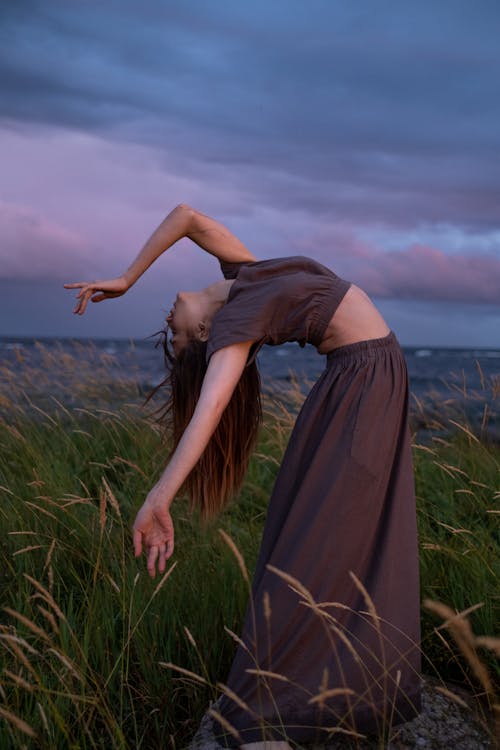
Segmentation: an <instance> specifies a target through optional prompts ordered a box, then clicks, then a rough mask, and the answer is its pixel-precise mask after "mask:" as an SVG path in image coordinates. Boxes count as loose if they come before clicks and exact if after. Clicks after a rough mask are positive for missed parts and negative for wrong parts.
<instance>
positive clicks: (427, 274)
mask: <svg viewBox="0 0 500 750" xmlns="http://www.w3.org/2000/svg"><path fill="white" fill-rule="evenodd" d="M293 250H294V252H298V253H304V254H306V255H311V256H313V257H316V258H317V259H318V260H320V261H322V262H323V263H325V264H326V265H328V266H329V267H330V268H331V269H332V270H333V271H335V272H336V273H338V275H339V276H343V277H344V278H346V279H349V280H350V281H352V282H353V283H355V284H358V285H359V286H360V287H362V288H363V289H364V290H365V291H366V292H367V293H368V294H370V295H371V296H373V297H381V298H388V299H400V300H402V299H408V300H422V301H436V302H461V303H478V304H492V305H500V257H498V256H497V255H494V254H492V253H490V254H488V253H484V252H481V253H472V252H451V253H447V252H444V251H443V250H441V249H439V248H435V247H431V246H428V245H423V244H412V245H410V246H408V247H406V248H402V249H398V250H394V249H391V250H384V249H381V248H379V247H377V246H375V245H374V244H371V243H369V242H367V241H366V240H364V239H362V238H360V237H359V236H358V235H357V234H356V231H355V229H353V228H352V227H349V226H338V227H330V228H329V229H328V230H326V229H323V230H322V231H321V232H318V233H316V234H311V235H310V236H303V237H302V238H300V239H298V240H296V241H295V243H294V245H293Z"/></svg>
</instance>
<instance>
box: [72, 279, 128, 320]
mask: <svg viewBox="0 0 500 750" xmlns="http://www.w3.org/2000/svg"><path fill="white" fill-rule="evenodd" d="M64 288H65V289H80V291H79V292H78V294H77V295H76V299H77V303H76V307H75V309H74V310H73V312H74V313H77V314H78V315H83V313H84V312H85V308H86V307H87V303H88V301H89V299H91V300H92V302H102V300H103V299H111V298H113V297H121V295H122V294H125V292H126V291H127V289H128V288H129V284H128V282H127V280H126V279H125V277H124V276H119V277H118V278H116V279H109V280H107V281H77V282H75V283H73V284H64Z"/></svg>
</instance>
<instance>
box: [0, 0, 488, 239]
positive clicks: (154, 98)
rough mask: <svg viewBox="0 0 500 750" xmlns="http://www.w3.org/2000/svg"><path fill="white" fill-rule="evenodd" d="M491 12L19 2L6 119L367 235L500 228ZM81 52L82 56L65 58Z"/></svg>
mask: <svg viewBox="0 0 500 750" xmlns="http://www.w3.org/2000/svg"><path fill="white" fill-rule="evenodd" d="M499 14H500V8H499V7H498V6H497V5H495V4H493V3H490V4H488V10H487V12H484V13H478V12H477V10H476V9H475V8H474V7H472V6H469V5H468V4H466V3H461V2H458V3H446V2H444V3H440V4H439V7H434V6H432V7H431V6H427V5H426V4H420V5H418V6H414V7H411V8H409V7H408V6H407V5H406V4H403V5H401V6H395V5H394V4H393V3H384V2H381V3H379V4H378V5H377V13H376V14H375V13H373V12H371V11H369V10H360V9H359V7H355V6H354V5H353V6H351V5H350V4H346V3H334V2H322V1H321V0H317V2H316V3H315V12H314V13H311V12H310V9H309V6H308V5H307V4H304V3H302V2H299V1H296V2H295V1H294V0H286V2H285V1H284V0H283V1H278V0H277V1H276V2H274V3H272V4H269V3H267V2H265V0H255V2H254V3H252V4H250V5H247V4H245V3H231V2H227V1H223V0H212V2H210V3H206V2H201V0H200V1H199V2H198V1H197V0H192V2H190V3H188V4H185V3H181V2H177V3H176V2H172V3H168V4H159V3H157V4H147V5H142V6H141V5H138V4H136V3H132V2H128V1H127V0H123V2H121V3H109V4H102V3H97V2H89V3H85V7H83V6H79V5H78V4H76V5H75V4H68V3H66V2H62V0H59V1H58V0H55V1H54V2H52V3H50V4H49V5H47V4H46V3H42V2H32V3H31V9H30V13H29V15H28V14H26V13H21V12H20V11H19V10H18V9H16V6H15V5H14V4H12V6H11V8H9V10H7V11H5V12H4V16H3V19H2V26H3V31H2V32H0V42H1V44H0V65H1V66H2V67H3V70H4V76H3V78H4V80H6V82H7V86H6V87H5V88H4V91H3V96H2V103H1V112H2V114H3V116H4V118H6V119H10V120H11V121H15V122H19V121H23V122H28V123H32V124H33V123H34V124H40V123H48V124H52V125H53V124H57V125H59V126H61V125H62V126H66V127H70V128H76V129H84V130H86V131H87V132H94V133H99V134H106V136H107V137H110V138H114V139H117V140H122V141H128V142H130V141H133V142H135V143H138V144H143V145H144V144H148V145H151V146H154V147H156V148H157V149H158V152H159V157H158V158H159V160H161V163H162V165H163V168H164V169H165V170H169V171H171V170H172V169H174V170H176V171H177V172H178V174H181V173H182V174H183V175H185V176H188V177H191V178H192V179H195V180H198V181H202V180H204V181H205V183H207V184H208V183H211V184H212V185H214V184H216V183H218V184H219V185H220V184H223V181H224V180H227V179H228V173H230V172H232V177H231V181H232V184H233V186H234V187H235V188H236V189H237V190H238V191H240V192H242V193H244V194H246V195H248V196H249V197H250V198H251V200H252V201H253V202H255V203H259V202H260V203H266V202H271V203H272V204H273V205H275V206H277V207H280V208H282V209H285V208H287V207H292V208H293V209H295V210H301V209H303V210H306V211H308V212H309V213H311V214H315V215H318V216H325V215H328V214H330V215H333V216H335V217H336V218H338V219H340V218H343V219H350V220H353V221H354V220H355V221H357V222H361V221H364V222H376V223H380V224H386V225H391V226H392V225H395V226H407V227H409V226H416V225H418V224H419V223H420V222H422V221H428V222H435V221H449V222H454V223H456V224H458V225H462V226H476V227H478V226H482V227H491V226H494V225H498V222H499V221H500V201H499V200H498V195H499V192H500V177H499V174H500V173H499V170H498V168H497V166H496V164H497V162H496V155H497V154H498V152H499V150H500V130H499V129H498V127H497V122H498V119H499V117H500V100H499V98H498V96H497V80H498V75H499V70H500V48H499V46H498V43H497V34H496V26H497V24H496V21H497V20H498V17H499ZM69 50H71V54H68V51H69Z"/></svg>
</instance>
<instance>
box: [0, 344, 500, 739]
mask: <svg viewBox="0 0 500 750" xmlns="http://www.w3.org/2000/svg"><path fill="white" fill-rule="evenodd" d="M59 354H61V352H60V353H59ZM39 355H41V356H42V361H44V360H43V358H44V356H45V357H46V359H45V369H40V367H39V366H38V365H37V368H31V367H30V363H29V362H26V361H23V362H20V363H19V365H20V368H19V370H16V371H14V370H8V369H6V368H3V369H2V370H1V371H0V379H1V389H0V413H1V421H0V431H1V432H0V497H1V503H0V524H1V532H2V533H1V536H0V539H1V568H0V607H1V609H0V612H1V614H0V654H1V667H2V672H1V674H0V747H2V748H10V747H12V748H18V747H19V748H20V747H27V748H35V747H43V748H61V749H62V748H70V747H75V748H76V747H78V748H85V749H86V748H104V747H106V748H159V747H171V748H183V747H185V746H186V744H187V742H188V740H189V738H190V736H191V735H192V734H193V732H194V731H195V729H196V727H197V725H198V722H199V720H200V718H201V715H202V714H203V712H204V710H205V708H206V706H207V703H208V701H209V700H211V699H214V698H215V697H216V696H217V694H218V689H217V683H218V682H220V681H223V680H224V679H225V677H226V675H227V672H228V669H229V665H230V663H231V660H232V656H233V653H234V647H235V643H234V638H233V637H232V636H231V634H230V632H233V633H235V634H238V633H239V632H240V628H241V624H242V619H243V614H244V610H245V605H246V600H247V595H248V589H247V584H246V582H245V580H244V577H243V576H242V574H241V564H242V562H241V560H240V564H238V562H237V561H236V560H235V550H238V551H239V554H241V555H242V559H244V564H245V566H246V567H247V568H248V570H249V571H251V570H252V568H253V566H254V564H255V560H256V556H257V551H258V547H259V542H260V534H261V530H262V525H263V520H264V517H265V513H266V503H267V499H268V497H269V494H270V489H271V486H272V483H273V479H274V476H275V473H276V471H277V467H278V466H279V461H280V457H281V455H282V452H283V450H284V447H285V445H286V442H287V438H288V434H289V431H290V429H291V426H292V424H293V416H294V412H295V410H296V407H297V406H298V405H299V404H300V401H301V398H302V397H301V395H300V392H299V390H298V389H297V388H293V384H292V387H291V388H290V391H289V393H288V400H287V402H286V403H287V405H286V407H284V406H283V401H282V400H280V401H279V402H277V401H276V400H273V398H272V396H270V395H269V396H268V397H267V407H266V420H265V425H264V428H263V430H262V434H261V439H260V443H259V446H258V448H257V451H256V453H255V455H254V458H253V460H252V462H251V465H250V469H249V472H248V475H247V479H246V482H245V485H244V488H243V490H242V492H241V494H240V496H239V497H238V498H237V499H236V501H235V502H234V503H233V504H232V506H231V507H230V508H229V509H228V511H227V512H226V513H225V514H224V515H223V516H222V517H221V518H220V519H219V520H218V521H217V522H216V523H213V524H211V525H208V526H207V527H202V526H201V524H200V523H199V521H198V519H197V518H195V517H191V516H190V515H189V513H188V511H187V503H186V502H184V500H183V499H182V498H179V499H178V500H176V502H175V503H174V505H173V509H172V510H173V516H174V523H175V529H176V553H175V555H174V559H173V561H172V560H171V564H170V566H169V568H168V569H167V571H166V573H165V574H164V575H163V576H162V577H161V578H157V579H155V580H151V579H150V578H149V576H148V575H147V573H146V570H145V564H144V561H143V560H135V559H134V557H133V551H132V545H131V535H130V527H131V524H132V522H133V519H134V517H135V514H136V511H137V510H138V508H139V507H140V505H141V504H142V502H143V500H144V498H145V495H146V494H147V492H148V490H149V489H150V488H151V486H152V485H153V483H154V481H155V479H156V478H157V476H158V474H159V472H160V471H161V468H162V465H163V463H164V458H165V453H166V451H165V446H164V445H162V443H161V440H160V433H159V430H158V428H157V427H156V426H155V424H154V423H153V422H152V421H151V419H149V418H148V415H147V413H145V411H144V410H143V409H142V408H141V406H140V402H141V398H140V397H141V393H140V389H139V388H138V386H137V383H135V382H134V381H133V380H130V379H128V378H125V377H124V378H123V379H120V378H119V377H118V378H117V376H116V371H115V370H113V372H110V367H114V363H113V362H112V361H110V359H109V357H108V356H105V357H104V358H103V357H100V355H99V354H98V353H97V352H96V351H95V350H85V349H82V351H81V352H78V353H77V354H75V356H73V357H70V356H68V355H67V354H65V355H64V359H63V360H62V361H61V358H60V356H59V355H58V356H56V357H55V360H54V359H53V357H54V356H55V355H54V354H53V353H51V352H48V351H44V350H43V347H40V350H39ZM21 366H22V367H21ZM54 368H59V370H57V369H56V370H55V369H54ZM54 371H55V372H58V373H59V375H58V376H57V378H58V379H57V390H56V391H55V393H56V397H55V396H54V387H53V373H54ZM51 394H52V395H51ZM462 395H463V394H461V398H462ZM476 397H477V394H474V397H473V398H474V399H475V398H476ZM482 398H483V401H484V405H485V406H487V410H486V413H487V416H488V420H493V419H495V418H496V415H498V408H497V406H498V388H497V384H496V382H493V381H492V382H491V383H484V389H483V394H482ZM465 399H466V400H467V394H466V395H465ZM462 406H463V403H462V402H461V405H460V404H459V405H457V403H450V404H448V407H447V410H443V409H441V411H440V412H436V410H435V408H431V406H429V405H426V404H422V403H420V402H418V403H416V404H415V406H414V409H413V415H412V425H413V429H414V461H415V470H416V487H417V504H418V507H417V511H418V522H419V534H420V560H421V581H422V599H423V602H424V604H425V606H423V608H422V628H423V637H422V650H423V655H424V671H425V672H427V673H428V674H432V675H434V676H437V677H438V678H439V679H440V680H442V681H443V686H445V684H446V685H447V686H448V688H449V686H450V684H452V683H453V682H457V683H461V684H465V685H467V686H468V689H469V690H470V691H472V692H473V694H475V695H477V698H478V704H479V705H481V706H482V707H483V711H484V715H485V716H486V714H487V712H488V711H489V710H493V708H494V706H495V705H496V706H497V710H498V697H497V694H498V689H499V685H500V669H499V665H498V660H497V659H496V656H497V655H498V649H499V641H498V639H495V638H493V634H494V633H495V631H496V630H498V622H499V621H500V617H499V615H500V601H499V590H500V588H499V579H500V575H499V573H500V563H499V553H498V550H499V544H498V543H499V532H498V520H499V515H500V513H499V510H498V499H499V498H500V491H499V489H500V488H499V479H500V475H499V469H500V449H499V446H498V445H497V444H495V443H494V442H492V441H490V440H489V439H488V431H487V427H488V420H484V419H483V421H482V422H481V424H479V425H475V424H472V423H471V422H470V420H469V418H468V416H467V413H466V410H463V409H461V407H462ZM483 413H484V412H483ZM221 529H222V532H223V534H222V535H221V533H220V530H221ZM228 540H230V542H228ZM299 584H300V582H297V585H299ZM311 606H312V605H311ZM457 613H464V614H462V615H459V616H457ZM171 664H174V665H177V667H180V668H181V670H183V671H178V670H174V669H173V668H171V667H170V666H166V665H171ZM446 689H447V688H446Z"/></svg>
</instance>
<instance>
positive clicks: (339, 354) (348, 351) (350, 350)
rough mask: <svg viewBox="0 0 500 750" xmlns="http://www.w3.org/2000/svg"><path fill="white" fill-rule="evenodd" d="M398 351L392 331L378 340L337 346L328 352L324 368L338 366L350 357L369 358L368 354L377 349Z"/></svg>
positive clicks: (396, 341)
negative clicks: (362, 356) (360, 356)
mask: <svg viewBox="0 0 500 750" xmlns="http://www.w3.org/2000/svg"><path fill="white" fill-rule="evenodd" d="M394 347H395V348H397V349H400V345H399V341H398V340H397V338H396V334H395V333H394V331H390V332H389V333H388V334H387V336H382V338H379V339H365V340H364V341H355V342H354V343H353V344H345V345H344V346H337V347H336V348H335V349H332V351H331V352H328V353H327V355H326V363H327V364H326V366H327V367H328V366H329V365H331V364H334V363H335V364H339V363H340V362H342V361H344V360H346V361H347V360H349V359H351V358H352V357H357V356H359V355H360V354H361V355H363V354H364V355H367V356H369V355H370V353H375V352H376V351H377V350H378V349H390V348H394Z"/></svg>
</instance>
